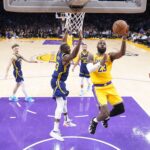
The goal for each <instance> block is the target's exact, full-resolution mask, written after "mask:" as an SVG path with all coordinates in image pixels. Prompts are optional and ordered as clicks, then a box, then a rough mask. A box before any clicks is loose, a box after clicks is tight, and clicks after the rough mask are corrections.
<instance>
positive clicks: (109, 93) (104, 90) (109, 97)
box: [93, 84, 123, 106]
mask: <svg viewBox="0 0 150 150" xmlns="http://www.w3.org/2000/svg"><path fill="white" fill-rule="evenodd" d="M93 93H94V96H95V98H96V99H97V101H98V103H99V104H100V106H103V105H107V104H108V102H109V103H110V104H111V105H117V104H119V103H121V102H123V100H122V98H121V97H120V96H119V95H118V93H117V91H116V89H115V87H114V85H113V84H110V85H107V86H102V87H99V86H93Z"/></svg>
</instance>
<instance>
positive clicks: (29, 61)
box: [21, 56, 38, 63]
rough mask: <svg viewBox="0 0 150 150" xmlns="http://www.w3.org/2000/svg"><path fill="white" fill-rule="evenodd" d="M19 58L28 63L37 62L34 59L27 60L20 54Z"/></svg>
mask: <svg viewBox="0 0 150 150" xmlns="http://www.w3.org/2000/svg"><path fill="white" fill-rule="evenodd" d="M21 58H22V60H24V61H25V62H28V63H38V62H37V61H36V60H27V59H25V58H24V57H22V56H21Z"/></svg>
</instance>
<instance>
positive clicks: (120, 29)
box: [112, 20, 128, 35]
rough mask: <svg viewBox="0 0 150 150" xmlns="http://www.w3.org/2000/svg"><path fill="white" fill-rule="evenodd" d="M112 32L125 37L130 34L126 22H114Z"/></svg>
mask: <svg viewBox="0 0 150 150" xmlns="http://www.w3.org/2000/svg"><path fill="white" fill-rule="evenodd" d="M112 30H113V32H114V33H115V34H118V35H125V34H126V33H127V32H128V24H127V22H126V21H124V20H117V21H115V22H114V24H113V27H112Z"/></svg>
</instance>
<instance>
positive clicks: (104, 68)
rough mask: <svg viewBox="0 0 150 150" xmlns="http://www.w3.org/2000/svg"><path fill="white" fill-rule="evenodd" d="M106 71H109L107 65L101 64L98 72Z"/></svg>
mask: <svg viewBox="0 0 150 150" xmlns="http://www.w3.org/2000/svg"><path fill="white" fill-rule="evenodd" d="M106 71H107V68H106V65H104V66H101V67H100V68H99V69H98V72H106Z"/></svg>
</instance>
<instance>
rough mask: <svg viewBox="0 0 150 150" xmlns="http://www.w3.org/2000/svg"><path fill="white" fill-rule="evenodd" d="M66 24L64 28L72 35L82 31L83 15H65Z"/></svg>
mask: <svg viewBox="0 0 150 150" xmlns="http://www.w3.org/2000/svg"><path fill="white" fill-rule="evenodd" d="M65 14H66V17H65V18H66V24H65V28H66V29H67V30H68V31H71V32H72V33H73V32H74V33H76V32H79V31H82V27H83V21H84V16H85V13H84V12H82V13H65Z"/></svg>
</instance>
